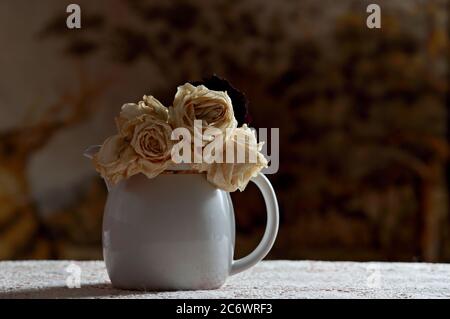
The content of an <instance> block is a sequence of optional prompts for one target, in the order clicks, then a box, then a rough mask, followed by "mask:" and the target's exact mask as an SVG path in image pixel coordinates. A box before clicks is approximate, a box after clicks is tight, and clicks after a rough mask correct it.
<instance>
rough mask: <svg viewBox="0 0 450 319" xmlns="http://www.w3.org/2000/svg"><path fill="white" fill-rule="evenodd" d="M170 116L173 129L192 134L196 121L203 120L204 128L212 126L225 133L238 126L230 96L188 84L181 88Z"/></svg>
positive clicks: (201, 86)
mask: <svg viewBox="0 0 450 319" xmlns="http://www.w3.org/2000/svg"><path fill="white" fill-rule="evenodd" d="M169 114H170V117H169V121H170V123H171V125H172V127H174V128H176V127H186V128H187V129H189V130H190V131H191V133H193V132H194V130H193V126H194V120H201V121H202V126H203V127H204V128H207V127H208V126H210V127H211V126H212V127H216V128H218V129H220V130H221V131H223V132H225V130H226V129H227V128H231V129H234V128H236V126H237V121H236V120H235V118H234V112H233V105H232V102H231V99H230V97H229V96H228V94H227V93H226V92H220V91H213V90H209V89H208V88H207V87H205V86H203V85H199V86H193V85H191V84H189V83H186V84H184V85H182V86H179V87H178V89H177V93H176V95H175V99H174V101H173V106H172V107H169Z"/></svg>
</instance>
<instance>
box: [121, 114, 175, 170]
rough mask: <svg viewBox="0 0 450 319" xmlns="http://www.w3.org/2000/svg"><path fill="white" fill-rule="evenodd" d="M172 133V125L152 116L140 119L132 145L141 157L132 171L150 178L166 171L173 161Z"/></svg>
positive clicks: (135, 128) (142, 116)
mask: <svg viewBox="0 0 450 319" xmlns="http://www.w3.org/2000/svg"><path fill="white" fill-rule="evenodd" d="M171 133H172V128H171V127H170V125H169V124H168V123H166V122H165V121H163V120H161V119H158V118H155V117H154V116H152V115H141V116H140V117H138V122H137V123H136V124H135V126H134V132H133V137H132V139H131V142H130V145H131V147H132V148H133V149H134V151H135V152H136V153H137V154H138V155H139V159H138V161H137V163H136V166H135V167H132V170H136V171H140V172H141V173H143V174H145V175H146V176H147V177H148V178H152V177H155V176H157V175H158V174H160V173H161V172H162V171H164V170H165V169H166V168H167V166H168V165H169V164H170V159H171V149H172V145H173V142H172V140H171V139H170V135H171Z"/></svg>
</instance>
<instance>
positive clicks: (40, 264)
mask: <svg viewBox="0 0 450 319" xmlns="http://www.w3.org/2000/svg"><path fill="white" fill-rule="evenodd" d="M71 264H72V266H70V265H71ZM74 265H76V266H79V267H80V268H78V267H76V266H74ZM78 269H79V270H81V273H80V279H81V283H80V284H81V287H80V288H68V287H67V283H69V284H75V285H76V278H75V277H73V276H76V273H77V270H78ZM71 275H72V277H70V278H69V279H68V277H69V276H71ZM72 279H75V280H74V281H72ZM0 298H450V264H425V263H356V262H322V261H265V262H262V263H260V264H259V265H257V266H256V267H254V268H252V269H251V270H248V271H246V272H244V273H241V274H238V275H236V276H233V277H230V278H229V279H228V281H227V282H226V283H225V285H224V286H223V287H222V288H220V289H218V290H203V291H177V292H137V291H126V290H117V289H114V288H113V287H112V286H111V284H110V281H109V279H108V275H107V273H106V269H105V265H104V263H103V262H101V261H87V262H71V261H4V262H0Z"/></svg>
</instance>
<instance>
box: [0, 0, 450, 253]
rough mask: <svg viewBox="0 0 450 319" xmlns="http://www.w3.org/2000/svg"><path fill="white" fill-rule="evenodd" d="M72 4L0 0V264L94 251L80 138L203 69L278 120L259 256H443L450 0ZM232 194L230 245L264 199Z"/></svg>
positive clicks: (248, 239)
mask: <svg viewBox="0 0 450 319" xmlns="http://www.w3.org/2000/svg"><path fill="white" fill-rule="evenodd" d="M71 2H74V1H61V0H41V1H20V0H19V1H17V0H15V1H13V0H2V1H1V3H0V40H1V48H2V49H1V50H0V70H1V73H2V76H1V79H0V259H42V258H45V259H101V258H102V253H101V221H102V213H103V206H104V203H105V197H106V192H105V187H104V185H103V182H102V180H101V179H100V178H99V177H98V176H97V174H96V173H95V171H94V168H93V167H92V165H91V163H90V162H89V161H88V160H86V159H85V158H83V157H82V152H83V150H84V149H85V148H86V147H87V146H89V145H92V144H99V143H101V142H102V141H103V140H104V139H105V138H106V137H107V136H109V135H111V134H113V132H114V130H115V128H114V121H113V118H114V116H115V115H116V114H117V113H118V112H119V109H120V106H121V105H122V104H124V103H126V102H135V101H138V100H139V99H140V98H141V97H142V95H144V94H152V95H154V96H156V97H158V98H159V99H160V100H161V101H163V102H164V103H165V104H166V105H170V103H171V102H172V99H173V96H174V93H175V90H176V86H177V85H180V84H182V83H184V82H186V81H188V80H198V79H201V78H202V77H204V76H208V75H211V74H213V73H216V74H217V75H219V76H222V77H225V78H227V79H228V80H229V81H230V82H231V83H233V84H234V86H236V87H237V88H239V89H240V90H242V91H243V92H245V93H246V94H247V96H248V98H249V101H250V112H251V117H252V123H251V126H253V127H255V128H258V127H267V128H270V127H279V128H280V152H281V153H280V162H281V163H280V170H279V172H278V173H277V174H274V175H270V176H269V179H270V180H271V182H272V183H273V185H274V188H275V190H276V192H277V195H278V199H279V204H280V210H281V211H280V213H281V225H280V232H279V236H278V239H277V241H276V244H275V246H274V248H273V249H272V251H271V253H270V255H269V256H268V258H272V259H321V260H390V261H432V262H435V261H441V262H449V261H450V214H449V203H448V188H449V185H448V177H449V171H450V170H449V168H450V167H449V143H448V123H449V121H448V119H449V115H448V114H449V113H448V105H449V102H448V59H449V52H450V51H449V45H448V37H449V35H448V5H449V1H448V0H429V1H425V0H390V1H387V0H386V1H382V0H378V1H359V0H341V1H331V0H320V1H315V0H295V1H288V0H284V1H268V0H267V1H262V0H240V1H230V0H214V1H210V0H179V1H163V0H152V1H139V0H128V1H127V0H108V1H106V0H104V1H87V0H83V1H82V0H77V1H75V2H76V3H78V4H79V5H80V6H81V13H82V18H81V24H82V28H81V29H80V30H76V29H74V30H69V29H67V27H66V17H67V16H68V14H67V13H66V7H67V5H68V4H69V3H71ZM374 2H375V3H377V4H379V5H380V6H381V13H382V21H381V26H382V27H381V29H368V28H367V27H366V18H367V16H368V13H366V7H367V5H368V4H369V3H374ZM233 200H234V203H235V211H236V221H237V247H236V254H237V256H242V255H244V254H246V253H248V252H249V251H251V250H252V249H253V248H254V247H255V246H256V245H257V243H258V241H259V239H260V237H261V236H262V233H263V229H264V225H265V216H264V206H263V201H262V198H261V197H260V195H259V193H258V191H257V190H256V188H255V187H254V186H249V187H248V188H247V190H246V191H245V192H243V193H239V192H236V193H234V194H233Z"/></svg>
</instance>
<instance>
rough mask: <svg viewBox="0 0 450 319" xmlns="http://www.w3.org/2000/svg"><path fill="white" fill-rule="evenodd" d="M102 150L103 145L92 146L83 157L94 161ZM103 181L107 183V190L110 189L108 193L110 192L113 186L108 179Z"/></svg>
mask: <svg viewBox="0 0 450 319" xmlns="http://www.w3.org/2000/svg"><path fill="white" fill-rule="evenodd" d="M100 148H101V145H91V146H89V147H88V148H87V149H86V150H85V151H84V152H83V155H84V157H86V158H89V159H93V158H94V155H95V154H97V153H98V151H99V150H100ZM103 180H104V181H105V184H106V188H107V189H108V192H109V190H110V189H111V184H110V183H109V182H108V181H107V180H106V179H103Z"/></svg>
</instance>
